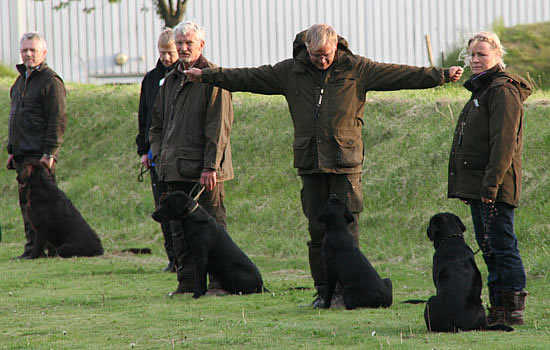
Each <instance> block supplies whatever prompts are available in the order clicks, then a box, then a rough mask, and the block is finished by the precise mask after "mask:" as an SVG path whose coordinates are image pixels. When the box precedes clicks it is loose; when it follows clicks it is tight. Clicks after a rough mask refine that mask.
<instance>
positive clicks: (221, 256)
mask: <svg viewBox="0 0 550 350" xmlns="http://www.w3.org/2000/svg"><path fill="white" fill-rule="evenodd" d="M153 219H154V220H155V221H158V222H162V221H167V220H181V222H182V226H183V230H184V232H185V239H186V240H187V243H188V245H189V249H190V251H191V254H192V257H193V262H194V265H195V266H194V268H195V285H194V289H193V298H199V297H200V296H201V295H204V294H205V293H206V275H207V273H209V272H210V273H212V274H213V275H214V276H216V277H217V278H218V279H219V280H220V283H221V286H222V288H223V289H225V290H227V291H228V292H230V293H232V294H249V293H260V292H262V291H263V290H264V288H263V281H262V276H261V274H260V271H259V270H258V268H257V267H256V265H254V263H253V262H252V261H251V260H250V259H249V258H248V256H246V254H245V253H244V252H243V251H242V250H241V249H240V248H239V247H238V246H237V244H235V242H234V241H233V240H232V239H231V237H230V236H229V234H228V233H227V231H226V230H225V229H224V228H223V227H222V226H220V225H219V224H218V223H217V222H216V220H214V218H213V217H212V216H210V214H208V212H207V211H206V210H205V209H203V208H202V207H201V206H200V205H199V204H198V203H197V202H196V201H195V200H193V199H192V198H191V197H190V196H189V195H188V194H187V193H185V192H183V191H176V192H172V193H170V194H169V195H168V196H166V197H165V198H163V199H162V200H161V203H160V207H159V208H158V209H157V210H156V211H155V212H154V213H153Z"/></svg>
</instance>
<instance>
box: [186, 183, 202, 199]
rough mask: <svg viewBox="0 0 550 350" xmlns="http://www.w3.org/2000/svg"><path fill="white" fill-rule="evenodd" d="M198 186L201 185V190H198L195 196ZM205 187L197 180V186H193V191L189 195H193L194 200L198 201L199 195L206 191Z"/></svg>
mask: <svg viewBox="0 0 550 350" xmlns="http://www.w3.org/2000/svg"><path fill="white" fill-rule="evenodd" d="M198 187H200V190H199V191H198V192H197V194H196V195H195V196H194V197H193V192H195V191H196V190H197V188H198ZM204 188H205V187H204V186H202V185H201V184H200V182H197V183H196V184H195V186H193V188H191V191H189V195H190V196H191V197H193V200H194V201H196V202H198V201H199V197H200V196H201V194H202V193H203V192H204Z"/></svg>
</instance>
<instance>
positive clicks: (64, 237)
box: [17, 160, 103, 259]
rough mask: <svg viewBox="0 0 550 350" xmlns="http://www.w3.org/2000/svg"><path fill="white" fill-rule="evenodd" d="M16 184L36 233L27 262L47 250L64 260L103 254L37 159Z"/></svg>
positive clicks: (73, 207)
mask: <svg viewBox="0 0 550 350" xmlns="http://www.w3.org/2000/svg"><path fill="white" fill-rule="evenodd" d="M17 181H18V182H19V186H20V190H25V191H26V194H27V198H28V202H27V208H26V213H27V217H28V218H29V221H30V222H31V225H32V226H33V228H34V229H35V231H36V237H35V240H34V245H33V247H32V251H31V254H30V259H36V258H39V257H42V256H44V248H46V247H48V250H49V255H59V256H61V257H63V258H68V257H72V256H96V255H102V254H103V246H102V245H101V240H100V239H99V237H98V235H97V234H96V233H95V231H94V230H93V229H92V228H91V227H90V225H88V223H87V222H86V220H84V218H83V217H82V215H81V214H80V212H79V211H78V209H76V208H75V206H74V205H73V203H72V202H71V200H70V199H69V198H68V197H67V196H66V195H65V193H64V192H63V191H61V190H60V189H59V188H58V187H57V185H56V184H55V182H54V181H53V180H52V177H51V175H50V172H49V169H47V168H46V167H45V166H44V165H43V164H42V163H40V161H39V160H30V161H27V162H25V164H24V165H23V171H22V172H21V173H20V174H19V176H18V177H17ZM52 249H53V250H54V251H53V253H52Z"/></svg>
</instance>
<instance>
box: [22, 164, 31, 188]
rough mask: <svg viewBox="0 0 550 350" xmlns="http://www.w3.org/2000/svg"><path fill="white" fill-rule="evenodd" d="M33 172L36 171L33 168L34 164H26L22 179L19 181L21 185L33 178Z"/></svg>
mask: <svg viewBox="0 0 550 350" xmlns="http://www.w3.org/2000/svg"><path fill="white" fill-rule="evenodd" d="M33 170H34V167H33V166H32V164H26V165H25V166H24V167H23V171H22V172H21V178H20V179H19V183H21V184H22V183H25V182H27V181H28V180H29V179H30V177H31V176H32V173H33Z"/></svg>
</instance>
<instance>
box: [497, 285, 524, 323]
mask: <svg viewBox="0 0 550 350" xmlns="http://www.w3.org/2000/svg"><path fill="white" fill-rule="evenodd" d="M527 294H529V293H527V292H526V291H520V292H513V291H507V290H505V291H503V292H502V303H503V304H504V318H505V321H506V324H507V325H509V326H515V325H522V324H523V312H524V310H525V298H526V297H527Z"/></svg>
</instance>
